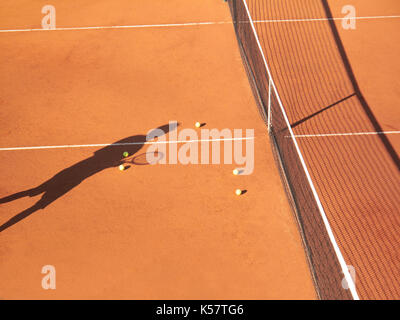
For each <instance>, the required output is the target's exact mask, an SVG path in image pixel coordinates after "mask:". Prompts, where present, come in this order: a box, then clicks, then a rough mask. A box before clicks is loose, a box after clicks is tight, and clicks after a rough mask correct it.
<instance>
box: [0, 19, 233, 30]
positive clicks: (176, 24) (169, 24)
mask: <svg viewBox="0 0 400 320" xmlns="http://www.w3.org/2000/svg"><path fill="white" fill-rule="evenodd" d="M229 23H232V21H219V22H187V23H164V24H138V25H127V26H99V27H66V28H55V29H42V28H37V29H11V30H0V32H30V31H70V30H102V29H135V28H169V27H188V26H206V25H216V24H229Z"/></svg>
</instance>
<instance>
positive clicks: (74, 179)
mask: <svg viewBox="0 0 400 320" xmlns="http://www.w3.org/2000/svg"><path fill="white" fill-rule="evenodd" d="M178 125H179V124H178V123H170V124H167V125H163V126H160V127H158V128H156V129H153V130H151V131H150V132H148V133H147V134H139V135H134V136H130V137H127V138H124V139H121V140H118V141H116V142H114V143H112V144H110V145H107V146H105V147H104V148H101V149H99V150H97V151H95V152H94V153H93V155H92V156H91V157H89V158H86V159H84V160H82V161H79V162H77V163H75V164H73V165H72V166H70V167H68V168H65V169H63V170H61V171H60V172H58V173H57V174H55V175H54V176H53V177H51V178H50V179H48V180H47V181H45V182H43V183H42V184H40V185H39V186H37V187H34V188H31V189H28V190H24V191H20V192H17V193H14V194H12V195H9V196H6V197H3V198H0V204H1V203H6V202H10V201H14V200H17V199H20V198H22V197H34V196H38V195H40V194H42V196H41V198H40V199H39V200H38V201H37V202H36V203H35V204H34V205H33V206H32V207H30V208H28V209H26V210H24V211H22V212H20V213H19V214H17V215H16V216H14V217H13V218H11V219H10V220H8V221H7V222H5V223H3V224H1V225H0V232H2V231H4V230H5V229H7V228H9V227H11V226H12V225H14V224H16V223H17V222H19V221H21V220H22V219H24V218H26V217H28V216H30V215H31V214H32V213H34V212H36V211H37V210H39V209H44V208H46V207H47V206H48V205H49V204H51V203H52V202H54V201H55V200H57V199H58V198H60V197H61V196H63V195H65V194H66V193H68V192H69V191H70V190H72V189H73V188H75V187H76V186H78V185H79V184H80V183H81V182H82V181H84V180H85V179H87V178H89V177H90V176H92V175H94V174H96V173H98V172H100V171H102V170H104V169H107V168H111V167H116V166H119V165H120V164H121V163H123V153H124V152H128V153H129V155H134V154H136V153H137V152H138V151H139V150H140V149H142V148H143V146H144V145H145V143H146V142H149V141H150V140H153V139H154V138H156V137H159V136H162V135H164V134H167V133H168V132H169V131H172V130H175V129H176V128H177V126H178Z"/></svg>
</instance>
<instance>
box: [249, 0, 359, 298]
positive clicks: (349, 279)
mask: <svg viewBox="0 0 400 320" xmlns="http://www.w3.org/2000/svg"><path fill="white" fill-rule="evenodd" d="M243 3H244V5H245V7H246V11H247V14H248V16H249V19H250V24H251V27H252V29H253V32H254V36H255V38H256V41H257V45H258V48H259V50H260V52H261V55H262V57H263V60H264V65H265V68H266V70H267V72H268V76H269V78H270V80H271V83H272V86H273V88H274V91H275V94H276V97H277V99H278V102H279V106H280V108H281V110H282V114H283V116H284V118H285V122H286V125H287V126H288V128H289V132H290V136H291V137H292V138H293V143H294V145H295V147H296V151H297V154H298V156H299V158H300V161H301V164H302V166H303V169H304V171H305V173H306V176H307V180H308V182H309V184H310V187H311V190H312V193H313V195H314V198H315V201H316V202H317V205H318V208H319V211H320V213H321V216H322V220H323V221H324V225H325V228H326V230H327V232H328V236H329V239H330V241H331V243H332V246H333V248H334V250H335V253H336V256H337V258H338V260H339V263H340V266H341V268H342V272H343V275H344V277H345V279H346V281H347V284H348V286H349V289H350V292H351V294H352V296H353V299H354V300H359V297H358V294H357V291H356V286H355V284H354V281H353V279H352V277H351V275H350V273H349V270H348V268H347V264H346V261H345V260H344V258H343V255H342V252H341V251H340V248H339V246H338V244H337V242H336V240H335V236H334V234H333V231H332V229H331V226H330V224H329V221H328V218H327V217H326V214H325V211H324V208H323V207H322V204H321V201H320V199H319V196H318V193H317V191H316V189H315V187H314V184H313V182H312V179H311V176H310V173H309V172H308V169H307V165H306V163H305V161H304V158H303V156H302V154H301V152H300V148H299V146H298V144H297V141H296V138H295V137H294V134H293V131H292V127H291V125H290V122H289V119H288V117H287V115H286V112H285V109H284V108H283V105H282V101H281V99H280V97H279V94H278V91H277V90H276V86H275V83H274V81H273V79H272V76H271V72H270V70H269V67H268V64H267V60H266V58H265V55H264V52H263V50H262V46H261V43H260V40H259V38H258V35H257V31H256V28H255V27H254V23H253V19H252V17H251V14H250V11H249V8H248V6H247V2H246V0H243Z"/></svg>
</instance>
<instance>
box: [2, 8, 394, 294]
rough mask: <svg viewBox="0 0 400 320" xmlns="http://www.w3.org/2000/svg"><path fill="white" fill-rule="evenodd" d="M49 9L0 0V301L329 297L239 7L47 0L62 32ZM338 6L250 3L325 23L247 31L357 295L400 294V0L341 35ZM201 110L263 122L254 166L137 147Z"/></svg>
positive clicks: (203, 114)
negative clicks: (257, 84)
mask: <svg viewBox="0 0 400 320" xmlns="http://www.w3.org/2000/svg"><path fill="white" fill-rule="evenodd" d="M268 2H269V3H268ZM324 3H325V6H324ZM47 4H50V3H47V2H44V1H43V2H41V1H37V2H35V3H34V4H33V3H32V2H31V1H22V0H19V1H3V3H2V4H1V5H0V31H1V32H0V47H1V48H2V50H1V53H0V55H1V60H2V61H3V63H1V64H0V72H1V74H2V75H3V76H2V77H1V78H0V106H1V108H0V127H1V128H2V130H1V135H0V163H1V165H0V176H1V177H2V181H1V183H0V257H1V259H0V274H1V276H0V283H1V284H0V298H1V299H316V298H318V293H317V292H316V289H315V279H313V274H312V272H310V266H309V263H308V257H307V254H306V253H305V250H304V244H303V243H302V235H301V233H300V232H299V229H298V226H297V223H296V219H294V215H293V212H292V208H291V206H290V202H289V201H288V197H287V194H286V192H285V188H284V185H283V184H282V181H281V177H280V174H279V170H278V168H277V164H276V157H274V154H273V151H272V149H271V144H270V142H269V140H270V137H269V134H268V128H267V126H266V124H265V123H264V121H263V120H262V117H260V115H259V111H258V110H257V101H256V99H255V97H254V92H253V91H252V88H251V85H250V84H249V79H248V76H247V75H246V70H245V68H244V65H243V61H242V58H243V57H242V55H241V52H240V50H239V47H238V41H237V37H236V34H235V26H234V23H232V16H231V11H230V8H231V7H230V6H231V5H232V1H229V2H228V3H226V2H224V1H222V0H221V1H216V0H202V1H196V0H191V1H188V0H173V1H172V0H171V1H168V2H167V1H162V0H158V1H156V0H154V1H125V0H118V1H113V2H109V1H101V2H98V1H79V2H78V1H68V2H65V1H60V0H54V1H52V3H51V5H53V6H54V7H55V8H56V10H57V11H56V12H57V29H58V30H57V29H56V30H40V29H41V28H42V27H41V20H42V18H43V14H42V13H41V10H42V7H43V6H44V5H47ZM326 4H328V6H329V10H330V14H331V15H332V17H329V11H327V6H326ZM345 4H346V3H344V2H343V3H342V1H308V3H307V6H305V7H300V2H299V1H292V2H290V3H289V1H282V2H280V3H278V1H270V0H265V1H259V2H256V1H248V5H249V10H250V12H251V14H252V15H254V18H255V19H257V15H259V16H260V17H261V15H262V16H263V18H264V19H272V20H284V19H288V20H294V19H298V18H305V17H306V18H307V17H311V18H321V19H323V20H322V21H304V22H301V25H300V26H299V25H297V24H296V23H293V22H288V23H282V22H275V23H274V22H271V23H270V22H268V23H267V22H264V23H256V24H255V28H256V30H257V31H258V33H259V36H260V42H261V44H262V48H263V49H264V50H265V55H266V58H267V60H268V62H269V63H270V67H271V73H272V76H273V77H274V78H275V82H276V86H277V90H278V91H279V92H280V94H281V98H282V103H283V105H285V107H286V108H287V109H288V117H289V120H290V122H291V124H292V125H294V124H296V123H299V124H298V125H297V126H295V127H294V128H293V132H294V134H295V135H296V136H299V137H298V141H299V147H300V148H301V150H302V151H303V154H304V159H305V161H306V163H307V165H308V167H309V170H310V175H311V178H312V180H313V181H314V183H315V188H316V190H317V192H318V194H320V196H321V201H322V204H323V205H324V208H325V211H326V215H327V217H328V219H329V222H330V223H331V225H332V229H333V230H334V236H335V239H336V240H337V243H338V245H339V247H340V249H341V253H342V254H343V257H344V259H345V260H346V262H348V264H349V265H353V266H354V267H355V269H356V275H357V276H356V281H355V283H356V288H357V292H358V294H359V296H360V298H362V299H387V298H398V297H399V290H400V288H399V286H398V283H397V281H396V279H397V278H398V276H399V272H400V269H399V259H400V258H399V256H398V253H397V250H396V249H397V248H396V243H398V239H397V238H398V234H399V229H400V223H399V221H400V219H399V216H398V214H399V208H400V204H399V199H400V197H399V187H400V183H399V182H400V179H399V178H400V177H399V168H398V162H397V161H398V156H397V154H398V152H399V149H400V134H399V133H400V127H399V123H400V112H399V109H398V107H397V101H398V99H399V91H398V87H399V84H400V83H399V82H400V80H399V79H398V78H397V75H398V74H399V71H400V70H399V68H400V66H399V64H398V62H397V57H398V56H399V53H400V45H399V41H398V35H397V34H396V32H395V30H398V27H399V24H400V18H399V17H400V6H399V4H398V3H397V1H394V0H384V1H380V5H379V6H377V5H376V2H375V1H353V5H354V6H355V7H356V8H357V16H358V17H369V18H365V19H357V29H356V30H343V29H341V28H340V23H341V21H340V20H335V19H331V18H334V17H343V14H342V13H341V9H342V7H343V5H345ZM373 17H374V18H373ZM332 23H333V24H335V25H336V31H337V33H335V32H334V31H333V30H334V28H333V25H332ZM267 25H270V26H271V27H266V26H267ZM291 28H293V29H291ZM388 30H393V32H388ZM293 31H296V34H297V36H296V37H294V38H293V39H292V40H291V41H288V35H289V34H292V35H293V34H294V33H293ZM313 37H315V38H313ZM279 40H281V41H279ZM339 40H340V44H341V45H339V42H338V41H339ZM312 43H314V44H316V43H317V44H319V47H318V48H319V49H317V45H315V46H312V45H311V44H312ZM308 45H310V46H308ZM341 46H342V47H341ZM268 49H269V50H268ZM342 49H344V50H345V53H346V55H345V56H344V55H343V52H341V51H343V50H342ZM294 52H296V54H295V55H293V53H294ZM324 52H325V55H324ZM365 52H368V54H365ZM278 53H279V54H278ZM323 57H325V58H323ZM377 57H379V63H378V61H377ZM344 58H346V59H347V62H343V59H344ZM300 61H301V63H300ZM349 65H351V67H352V70H351V73H349V70H348V68H346V67H348V66H349ZM378 65H379V68H378V67H377V66H378ZM332 66H336V67H335V68H333V67H332ZM288 75H289V76H288ZM312 75H317V76H316V77H314V76H312ZM354 79H356V81H357V85H358V87H356V88H355V87H354ZM313 88H317V89H313ZM332 88H334V89H332ZM359 92H362V95H361V94H359ZM344 98H346V99H345V100H343V99H344ZM360 98H363V99H360ZM342 100H343V101H342ZM338 102H339V103H338ZM337 103H338V104H339V105H340V104H341V103H342V104H345V105H346V104H348V108H347V110H351V111H348V113H343V109H346V108H343V106H341V107H340V108H341V109H339V108H336V106H337ZM332 104H335V106H333V107H331V108H329V110H328V111H327V112H322V113H318V116H315V117H310V118H309V119H308V118H307V117H309V116H310V115H313V114H314V113H316V112H319V110H320V109H322V108H324V107H327V106H330V105H332ZM366 104H367V105H366ZM299 106H301V107H299ZM304 106H306V107H304ZM366 110H367V111H366ZM296 112H298V113H296ZM371 114H373V118H371ZM305 118H307V120H304V119H305ZM371 119H372V120H371ZM171 121H177V122H178V124H179V125H178V127H176V128H172V129H170V128H168V124H169V123H170V122H171ZM196 121H200V122H201V123H204V126H203V127H202V128H208V129H212V128H216V129H219V130H222V129H224V128H227V129H230V130H234V129H243V132H244V131H245V130H246V129H254V136H252V137H250V140H251V141H253V142H254V150H255V153H254V156H255V158H254V171H253V173H252V174H250V175H242V174H241V175H238V176H235V175H233V174H232V170H233V169H235V168H236V167H238V165H236V164H235V163H232V164H212V165H202V164H188V165H183V164H160V163H159V164H155V165H151V164H148V163H146V161H145V160H143V159H144V156H145V155H146V152H148V149H149V148H150V147H152V146H153V145H152V144H144V143H143V142H144V141H145V139H146V134H147V133H148V132H149V131H150V130H152V129H156V128H160V127H162V128H163V129H165V132H166V138H167V139H168V140H169V141H170V142H169V143H168V144H167V145H168V147H169V145H175V146H177V145H182V144H183V143H182V142H179V143H178V142H177V140H179V138H178V136H177V134H178V133H179V131H181V130H183V129H186V128H191V129H193V130H195V131H196V132H200V130H201V129H202V128H195V126H194V124H195V122H196ZM321 123H323V126H321ZM377 124H378V126H377ZM167 128H168V129H167ZM378 129H379V130H378ZM389 132H390V133H389ZM360 133H368V134H363V135H358V134H360ZM321 134H329V135H330V136H319V135H321ZM340 134H350V135H340ZM356 134H357V135H356ZM309 135H311V136H309ZM289 138H290V137H289ZM316 139H318V140H317V141H318V142H316ZM342 139H346V142H343V140H342ZM243 141H244V140H243ZM209 142H210V143H212V142H213V140H212V139H210V141H209ZM225 142H227V141H224V143H225ZM116 143H122V145H115V144H116ZM112 144H114V145H112ZM223 146H224V145H223V144H222V145H221V154H222V153H223V151H224V147H223ZM124 151H128V152H129V154H130V155H131V156H132V158H133V160H132V161H131V162H130V163H129V167H127V168H126V170H124V171H120V170H119V169H118V165H119V160H120V158H121V157H122V153H123V152H124ZM162 156H163V157H165V158H169V156H170V154H169V149H167V153H165V154H163V155H162ZM396 156H397V158H396ZM328 178H329V179H328ZM238 188H239V189H241V190H246V192H245V193H244V194H242V195H240V196H237V195H235V190H236V189H238ZM360 235H362V236H363V237H361V238H360ZM371 257H373V258H371ZM46 265H52V266H54V267H55V269H56V275H57V278H56V279H57V281H56V283H57V287H56V289H55V290H44V289H43V288H42V278H43V277H44V274H42V272H41V271H42V268H43V266H46ZM338 276H340V277H342V276H343V275H338ZM313 280H314V281H313ZM353 298H354V297H353Z"/></svg>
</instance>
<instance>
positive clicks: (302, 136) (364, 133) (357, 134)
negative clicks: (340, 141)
mask: <svg viewBox="0 0 400 320" xmlns="http://www.w3.org/2000/svg"><path fill="white" fill-rule="evenodd" d="M380 134H400V131H381V132H348V133H319V134H297V135H295V137H296V138H318V137H343V136H370V135H380ZM287 138H290V137H289V136H287Z"/></svg>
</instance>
